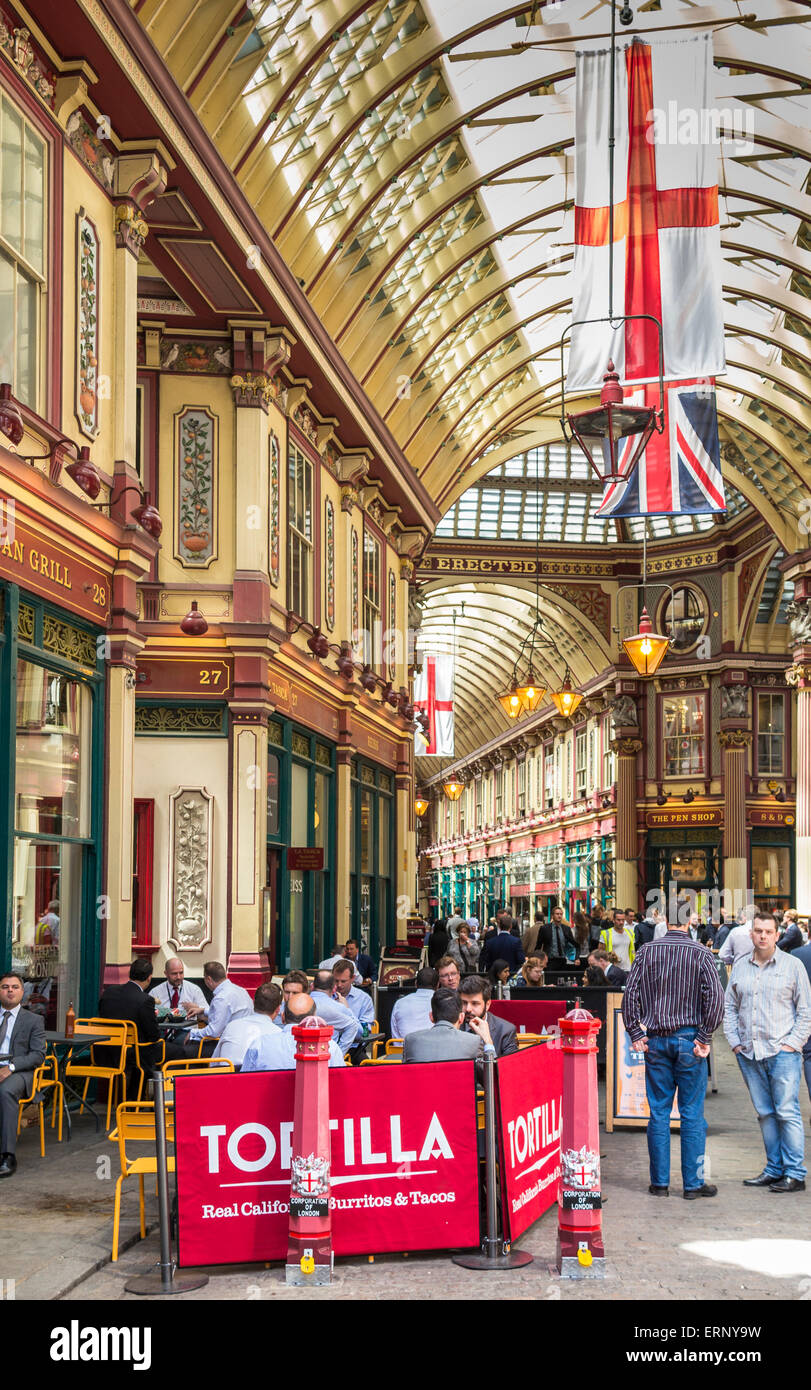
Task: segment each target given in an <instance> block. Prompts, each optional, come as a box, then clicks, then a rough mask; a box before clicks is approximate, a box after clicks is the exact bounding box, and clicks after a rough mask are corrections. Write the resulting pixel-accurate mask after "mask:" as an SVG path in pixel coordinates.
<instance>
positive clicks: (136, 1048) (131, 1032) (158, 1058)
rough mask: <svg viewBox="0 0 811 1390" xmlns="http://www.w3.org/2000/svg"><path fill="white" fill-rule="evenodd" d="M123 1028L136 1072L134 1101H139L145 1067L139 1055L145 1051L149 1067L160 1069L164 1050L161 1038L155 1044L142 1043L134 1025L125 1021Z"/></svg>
mask: <svg viewBox="0 0 811 1390" xmlns="http://www.w3.org/2000/svg"><path fill="white" fill-rule="evenodd" d="M125 1027H126V1029H127V1050H128V1051H131V1052H132V1060H133V1061H134V1063H135V1070H136V1071H137V1072H138V1094H137V1096H136V1097H135V1099H136V1100H140V1099H141V1097H142V1095H143V1093H144V1090H145V1087H146V1067H145V1066H144V1061H143V1057H142V1055H141V1054H142V1052H143V1051H146V1052H147V1053H148V1054H149V1066H150V1067H160V1066H162V1065H163V1059H164V1057H165V1055H166V1049H165V1047H164V1042H163V1038H161V1039H160V1041H159V1042H156V1043H142V1042H141V1040H140V1039H139V1037H138V1029H137V1027H136V1025H135V1024H134V1023H131V1022H130V1021H129V1020H128V1019H126V1020H125ZM124 1100H126V1096H124Z"/></svg>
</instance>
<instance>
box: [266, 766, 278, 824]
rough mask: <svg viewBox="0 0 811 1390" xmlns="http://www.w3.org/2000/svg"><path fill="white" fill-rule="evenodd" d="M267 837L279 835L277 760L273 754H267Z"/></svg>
mask: <svg viewBox="0 0 811 1390" xmlns="http://www.w3.org/2000/svg"><path fill="white" fill-rule="evenodd" d="M267 803H268V804H267V816H268V827H267V833H268V835H278V834H279V759H278V757H277V755H276V754H275V753H268V796H267Z"/></svg>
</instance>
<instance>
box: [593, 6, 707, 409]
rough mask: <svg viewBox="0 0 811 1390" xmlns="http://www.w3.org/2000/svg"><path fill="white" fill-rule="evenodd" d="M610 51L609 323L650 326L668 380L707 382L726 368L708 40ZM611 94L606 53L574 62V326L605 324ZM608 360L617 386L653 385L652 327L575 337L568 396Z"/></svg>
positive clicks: (630, 44)
mask: <svg viewBox="0 0 811 1390" xmlns="http://www.w3.org/2000/svg"><path fill="white" fill-rule="evenodd" d="M619 42H620V46H619V51H618V53H617V58H616V69H615V84H614V89H615V111H614V135H615V141H616V143H615V150H614V258H613V264H614V302H613V311H614V314H615V315H623V314H624V315H632V314H650V315H652V316H653V317H654V318H656V319H658V320H659V322H660V323H661V325H662V332H663V346H664V377H665V380H669V381H683V382H686V381H691V380H694V379H695V378H696V377H714V376H716V375H717V374H718V373H719V372H722V371H723V370H724V367H725V359H724V319H723V309H722V302H721V236H720V226H719V218H718V172H717V165H718V151H717V146H716V145H715V143H714V141H713V139H712V138H711V134H710V132H713V131H714V130H715V125H714V123H713V122H712V121H711V119H710V114H711V106H712V99H713V74H714V68H713V59H712V39H711V36H710V35H709V34H700V35H694V36H689V37H685V38H678V39H674V40H670V39H658V38H657V39H656V40H655V41H654V43H652V44H648V43H645V42H643V41H642V40H640V39H636V38H635V39H633V40H631V39H626V40H625V41H624V42H623V41H622V40H620V41H619ZM610 86H611V79H610V54H609V52H607V51H601V52H597V51H583V52H578V54H577V59H576V82H575V252H574V273H573V302H572V321H573V325H574V324H577V322H578V320H582V319H599V318H604V317H605V316H606V315H607V313H608V262H609V256H608V249H609V243H608V234H609V201H610V199H609V173H608V137H609V129H610V119H609V102H610V95H611V93H610ZM682 117H684V119H682ZM688 117H689V118H690V119H689V120H688V119H687V118H688ZM685 136H686V137H687V139H684V137H685ZM683 140H684V142H682V141H683ZM609 358H611V359H612V360H613V362H614V364H615V366H616V369H617V371H618V373H619V378H620V381H622V382H645V381H655V380H657V379H658V376H659V361H658V333H657V331H656V327H655V325H654V324H653V323H651V322H650V321H644V320H643V321H639V320H637V321H635V322H634V321H632V322H624V323H621V324H619V325H618V326H617V327H615V328H613V329H612V328H611V326H610V325H609V324H607V323H606V324H599V323H598V324H589V325H588V326H581V327H579V328H578V327H573V329H572V339H571V349H570V354H569V365H568V373H567V382H566V386H567V390H569V391H573V390H583V389H588V388H592V387H596V386H600V385H601V383H602V379H603V374H604V372H605V370H606V366H607V363H608V360H609Z"/></svg>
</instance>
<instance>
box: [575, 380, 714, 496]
mask: <svg viewBox="0 0 811 1390" xmlns="http://www.w3.org/2000/svg"><path fill="white" fill-rule="evenodd" d="M658 398H659V388H658V386H645V387H643V388H641V389H639V390H637V391H635V392H633V393H632V394H631V395H630V396H626V400H627V401H628V402H629V404H634V405H642V404H644V405H651V406H657V407H658V404H659V399H658ZM664 410H665V427H664V431H663V433H662V434H655V433H654V434H653V435H652V436H651V438H650V441H649V443H648V446H647V448H646V449H645V452H644V453H643V455H642V458H641V459H640V460H639V462H638V464H637V465H636V467H634V468H633V469H632V470H631V469H630V468H629V465H630V461H631V458H632V456H633V452H634V447H635V444H636V441H635V439H634V438H633V437H631V438H630V439H629V440H628V441H627V442H626V443H625V445H624V447H623V449H622V451H621V452H620V456H619V472H620V477H619V478H615V479H612V480H611V481H610V482H607V483H606V486H605V491H604V493H603V500H602V502H601V503H600V506H599V507H598V509H597V516H599V517H621V516H669V515H673V514H677V513H680V512H681V513H688V514H698V513H701V512H723V511H726V501H725V499H724V481H723V478H722V477H721V446H720V443H719V440H718V416H717V413H716V409H715V386H714V384H713V383H712V382H708V381H707V379H706V378H705V379H704V380H695V381H676V382H671V383H669V384H666V386H665V399H664ZM604 448H605V446H604Z"/></svg>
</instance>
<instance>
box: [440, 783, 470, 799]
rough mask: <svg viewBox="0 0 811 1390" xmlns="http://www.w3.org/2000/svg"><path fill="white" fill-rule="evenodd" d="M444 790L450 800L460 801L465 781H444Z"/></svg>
mask: <svg viewBox="0 0 811 1390" xmlns="http://www.w3.org/2000/svg"><path fill="white" fill-rule="evenodd" d="M442 790H443V791H444V793H445V795H446V797H447V798H448V800H449V801H458V800H459V798H460V796H461V795H462V792H463V791H464V790H465V784H464V782H457V781H455V780H451V781H449V782H443V783H442Z"/></svg>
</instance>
